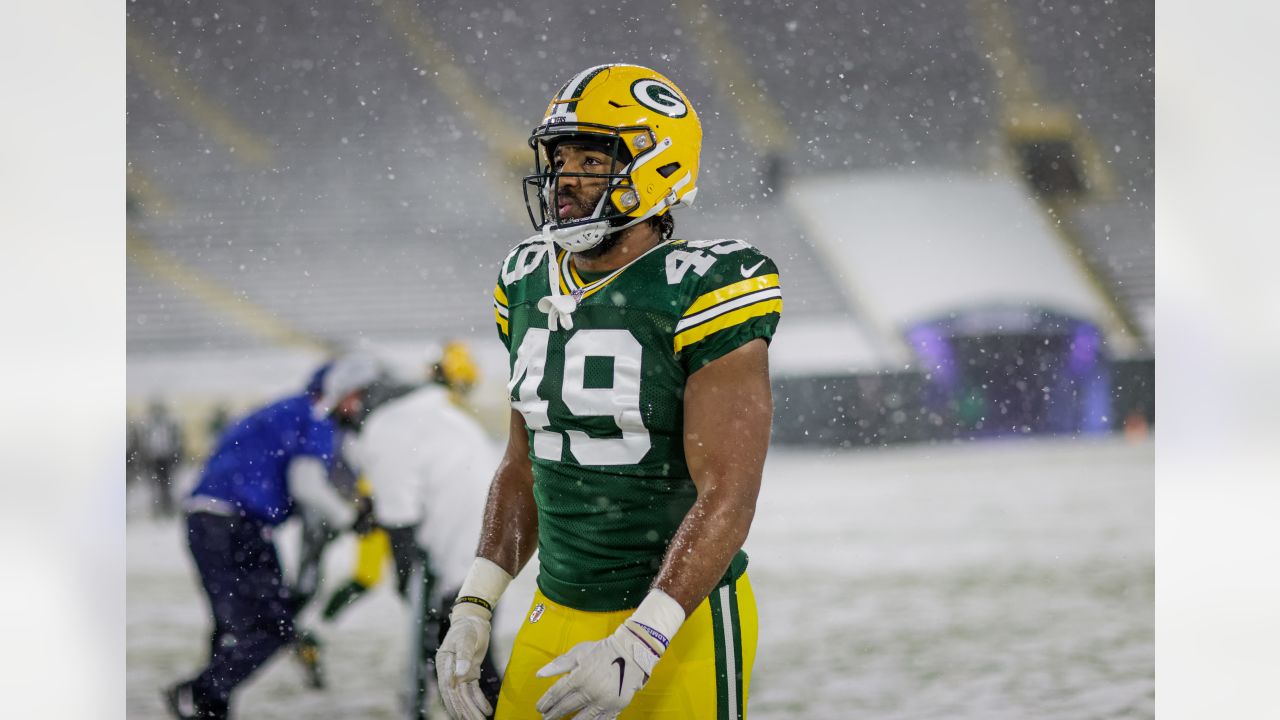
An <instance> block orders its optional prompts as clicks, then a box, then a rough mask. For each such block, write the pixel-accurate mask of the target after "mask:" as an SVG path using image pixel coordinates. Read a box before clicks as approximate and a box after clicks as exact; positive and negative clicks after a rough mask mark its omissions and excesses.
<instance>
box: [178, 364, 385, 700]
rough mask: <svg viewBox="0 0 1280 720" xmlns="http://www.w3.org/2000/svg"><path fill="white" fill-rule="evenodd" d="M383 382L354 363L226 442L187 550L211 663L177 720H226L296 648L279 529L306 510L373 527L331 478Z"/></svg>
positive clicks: (242, 423) (200, 488)
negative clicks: (346, 434) (345, 436)
mask: <svg viewBox="0 0 1280 720" xmlns="http://www.w3.org/2000/svg"><path fill="white" fill-rule="evenodd" d="M380 374H381V372H380V369H379V367H378V364H377V362H376V361H375V360H374V359H373V358H372V357H371V356H369V355H367V354H363V353H352V354H350V355H345V356H343V357H341V358H339V359H338V360H336V361H335V362H334V363H333V365H332V366H331V367H329V368H328V370H327V371H324V372H323V373H322V374H321V375H320V376H319V377H317V378H313V383H312V384H311V385H312V387H309V388H308V390H309V392H304V393H302V394H298V395H293V396H290V397H286V398H284V399H282V400H279V401H277V402H274V403H272V404H270V405H267V406H266V407H263V408H261V409H259V410H257V411H256V412H254V413H252V414H250V415H249V416H247V417H245V418H243V419H241V420H239V421H238V422H236V423H234V424H233V425H231V426H230V427H229V428H227V429H226V430H225V431H224V433H223V435H222V437H221V438H220V439H219V440H218V444H217V447H216V449H215V450H214V452H213V454H212V455H211V456H210V457H209V460H208V462H207V463H206V464H205V467H204V470H203V472H202V474H201V476H200V481H199V482H198V483H197V484H196V487H195V488H194V489H193V490H192V491H191V495H190V496H189V497H188V498H187V499H186V501H185V503H184V509H185V510H186V519H187V542H188V546H189V548H190V550H191V556H192V558H193V559H194V561H195V566H196V569H197V570H198V571H199V573H200V581H201V584H202V585H203V587H204V591H205V594H206V595H207V596H208V599H209V605H210V607H211V609H212V611H213V622H214V627H213V632H212V633H211V637H210V649H209V663H208V665H207V666H205V668H204V669H203V670H202V671H201V672H200V673H199V674H198V675H196V676H195V677H194V678H192V679H190V680H187V681H186V682H182V683H179V684H177V685H175V686H173V687H171V688H169V689H168V690H167V691H166V693H165V694H166V700H167V703H168V705H169V709H170V711H171V712H172V713H173V714H174V715H175V716H176V717H178V718H207V719H215V720H216V719H219V718H227V717H228V716H229V712H230V711H229V706H230V701H231V695H232V693H233V691H234V690H235V689H236V688H237V687H238V686H239V685H240V684H241V683H243V682H244V681H245V680H246V679H248V678H249V676H251V675H252V674H253V673H254V672H255V671H256V670H257V669H258V668H260V667H262V666H263V665H264V664H265V663H266V662H267V660H269V659H270V658H271V657H272V656H273V655H274V654H275V653H276V651H278V650H279V649H281V648H282V647H284V646H286V645H288V644H289V643H290V642H292V640H293V639H294V635H295V630H294V623H293V619H294V614H295V612H296V603H294V601H293V599H292V598H291V596H290V592H289V589H288V586H287V585H286V584H285V583H284V580H283V577H282V576H281V570H280V560H279V557H278V555H277V554H276V547H275V544H274V543H273V542H272V537H271V536H272V530H273V528H275V527H276V526H277V525H279V524H280V523H282V522H284V521H285V519H287V518H288V517H289V516H290V515H291V514H292V513H293V511H294V509H295V507H296V506H298V505H299V504H301V505H303V506H306V507H307V508H308V509H310V510H313V511H316V512H319V513H322V514H323V515H324V516H326V518H327V519H328V521H329V523H330V525H331V527H335V528H348V527H353V526H356V525H367V524H371V522H372V506H371V504H370V503H369V502H368V501H367V499H366V501H364V502H363V503H362V504H359V505H355V504H352V503H351V502H349V501H347V500H345V499H344V498H343V497H342V496H341V495H339V494H338V492H337V491H336V490H335V489H334V488H333V487H332V486H331V485H330V484H329V481H328V470H329V468H330V467H332V465H333V463H334V461H335V457H336V455H337V452H338V448H337V447H335V435H336V430H337V426H338V425H351V424H358V422H359V420H360V419H361V418H362V416H363V414H364V412H365V408H364V407H363V406H364V402H365V400H364V394H365V391H366V390H367V389H368V388H369V387H370V386H371V385H373V384H374V382H375V381H376V380H377V379H378V378H379V376H380ZM316 379H319V380H320V382H319V383H318V385H319V387H318V390H319V392H316V390H317V388H316V387H315V384H316V383H315V382H314V380H316Z"/></svg>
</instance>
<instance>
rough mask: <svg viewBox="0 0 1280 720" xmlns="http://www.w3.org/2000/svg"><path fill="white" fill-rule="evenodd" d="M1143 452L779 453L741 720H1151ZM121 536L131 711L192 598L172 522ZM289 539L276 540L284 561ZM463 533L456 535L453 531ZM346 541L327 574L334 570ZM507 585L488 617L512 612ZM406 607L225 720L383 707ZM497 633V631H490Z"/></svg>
mask: <svg viewBox="0 0 1280 720" xmlns="http://www.w3.org/2000/svg"><path fill="white" fill-rule="evenodd" d="M1153 459H1154V452H1153V446H1152V444H1151V443H1149V442H1143V443H1136V444H1135V443H1128V442H1125V441H1123V440H1120V439H1116V438H1106V439H1090V440H1065V439H1048V440H1016V441H1005V442H985V443H971V444H965V445H950V446H937V447H902V448H894V449H889V450H882V451H861V452H814V451H803V452H802V451H787V450H775V451H773V452H772V453H771V455H770V457H769V461H768V464H767V467H766V473H765V483H764V488H763V491H762V495H761V498H760V504H759V510H758V512H757V516H756V520H755V524H754V526H753V529H752V533H751V537H750V538H749V540H748V541H747V551H748V552H749V553H750V555H751V565H750V569H749V572H750V574H751V578H752V582H753V584H754V587H755V590H756V595H757V600H758V603H759V608H760V616H761V625H760V644H759V652H758V655H757V659H756V664H755V677H754V681H753V684H752V693H751V698H750V713H751V714H750V716H751V717H752V718H755V719H757V720H762V719H774V718H776V719H779V720H781V719H783V718H797V717H804V718H830V719H832V720H836V719H840V718H851V717H874V718H877V719H878V720H885V719H894V718H900V719H903V720H905V719H908V718H911V719H915V718H982V719H983V720H989V719H996V720H999V719H1001V718H1009V719H1010V720H1012V719H1014V718H1027V717H1036V718H1062V719H1063V720H1066V719H1068V718H1070V719H1072V720H1074V719H1076V718H1083V717H1109V718H1120V717H1123V718H1146V717H1152V716H1153V693H1154V680H1153V672H1154V670H1153V668H1154V655H1153V615H1152V601H1153V573H1154V570H1153V568H1154V562H1153V557H1152V540H1153V519H1152V512H1153V507H1152V505H1153V501H1152V483H1153ZM138 490H139V491H140V492H139V496H138V497H135V498H131V501H132V508H133V510H134V512H132V513H131V519H130V523H129V526H128V543H129V545H128V618H127V620H128V641H127V661H128V689H127V697H128V701H127V702H128V706H127V714H128V717H130V718H134V719H136V720H148V719H150V718H163V717H165V715H164V713H163V710H162V707H161V704H160V695H159V691H160V688H161V687H162V686H163V685H164V684H166V683H168V682H171V681H172V680H174V679H176V678H178V677H182V676H185V675H186V674H188V673H189V672H191V671H192V670H193V669H194V668H195V667H197V665H199V664H200V662H201V660H202V653H203V652H204V651H203V648H202V639H203V637H204V634H205V632H206V627H207V626H206V623H207V618H206V610H205V608H204V604H203V603H204V601H203V599H202V597H201V596H200V594H199V592H198V589H197V585H196V579H195V575H194V571H193V569H192V567H191V564H190V561H189V559H188V557H187V555H186V553H185V549H184V548H183V546H182V536H181V532H180V529H179V525H178V524H177V523H176V522H156V521H152V520H149V519H148V518H147V517H146V514H145V512H139V511H140V510H142V509H143V508H141V507H140V505H141V504H142V503H144V502H145V500H146V498H145V497H143V496H142V494H143V493H144V492H145V488H139V489H138ZM296 537H297V536H296V530H295V529H294V528H291V527H288V526H286V527H285V529H284V530H283V532H282V533H281V541H280V542H281V545H282V548H283V552H284V554H285V557H286V562H289V561H291V559H292V555H293V549H294V544H295V543H296ZM468 542H470V540H468ZM353 558H354V549H353V546H352V544H351V543H350V541H349V540H346V539H343V540H341V541H339V543H338V544H337V545H335V546H334V547H333V549H332V550H331V551H330V553H329V555H328V556H327V567H328V569H329V571H330V573H329V579H328V581H329V583H330V584H332V583H334V582H338V581H341V580H342V579H344V578H345V577H346V574H347V573H348V572H349V570H350V567H351V563H352V560H353ZM531 587H532V586H531V583H530V579H529V578H528V577H527V576H523V577H522V578H521V579H520V580H519V581H517V584H516V585H514V586H513V588H512V590H511V591H509V594H510V597H509V600H508V602H507V603H505V605H506V608H505V611H504V615H505V616H506V619H507V621H508V623H509V625H513V624H514V623H518V622H519V621H520V619H521V616H522V615H523V612H524V610H525V605H526V604H527V603H526V599H527V598H528V596H529V594H530V593H531ZM404 626H405V623H404V617H403V612H402V610H401V608H400V606H399V602H398V600H397V599H396V597H395V595H394V593H393V592H391V590H390V588H389V587H387V586H385V585H384V586H382V587H379V588H378V590H377V591H376V592H374V593H373V594H372V595H371V596H370V597H368V598H366V599H365V600H363V601H362V603H361V604H359V605H357V606H355V607H353V608H351V609H350V611H349V612H348V613H347V615H345V616H344V617H342V618H341V619H340V622H339V623H338V624H337V626H336V627H333V628H330V629H328V630H327V631H326V632H325V634H324V637H325V640H326V643H327V645H326V649H327V651H328V653H327V657H328V665H329V675H330V679H331V687H330V689H328V690H326V691H323V692H316V691H311V690H308V689H306V688H305V687H304V685H303V683H302V675H301V672H300V670H299V669H298V667H297V666H296V665H294V664H293V662H292V661H291V660H290V659H289V658H280V659H277V660H276V661H274V662H273V663H272V664H271V665H269V666H268V667H267V668H266V669H265V670H264V671H263V672H262V673H261V675H260V676H258V677H255V678H254V679H253V680H252V681H251V682H250V683H249V685H248V687H247V689H246V691H245V692H244V693H243V695H242V697H241V698H240V700H239V705H238V708H239V713H240V717H246V718H255V719H257V718H261V719H263V720H271V719H273V718H296V717H306V718H313V719H315V720H323V719H325V718H333V719H335V720H336V719H338V718H357V717H358V718H392V717H398V715H397V712H396V708H397V701H396V697H395V688H396V687H397V686H398V682H399V679H400V672H401V667H402V663H403V655H404ZM505 635H506V642H509V632H508V633H505Z"/></svg>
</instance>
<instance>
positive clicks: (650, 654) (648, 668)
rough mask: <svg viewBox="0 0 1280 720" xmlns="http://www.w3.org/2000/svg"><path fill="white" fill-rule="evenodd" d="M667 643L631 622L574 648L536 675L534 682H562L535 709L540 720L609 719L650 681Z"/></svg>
mask: <svg viewBox="0 0 1280 720" xmlns="http://www.w3.org/2000/svg"><path fill="white" fill-rule="evenodd" d="M665 649H666V644H665V642H660V641H658V640H657V639H655V638H654V637H653V636H651V635H650V633H649V632H647V628H646V627H645V626H644V625H642V624H640V623H638V622H636V621H634V620H631V619H628V620H626V621H625V622H623V623H622V626H621V627H619V628H618V629H617V630H616V631H615V632H614V633H613V634H612V635H610V636H609V637H607V638H605V639H603V640H593V641H589V642H583V643H578V644H577V645H574V646H573V648H571V649H570V650H569V652H567V653H565V654H564V655H561V656H560V657H558V658H556V659H555V660H552V661H551V662H550V663H549V664H547V665H546V666H545V667H543V668H542V669H541V670H539V671H538V677H542V678H546V677H553V676H555V675H563V674H564V673H568V675H565V676H564V677H562V678H560V679H559V680H557V681H556V684H554V685H552V686H551V689H550V690H548V691H547V692H546V693H545V694H544V695H543V696H542V698H541V699H540V700H538V704H537V710H538V712H540V713H542V717H543V719H544V720H555V719H556V718H562V717H564V716H566V715H569V714H571V713H574V712H577V713H578V715H577V720H612V718H616V717H617V716H618V713H620V712H622V710H623V708H625V707H626V706H627V704H628V703H630V702H631V698H633V697H634V696H635V694H636V691H638V690H639V689H640V688H642V687H644V684H645V683H646V682H648V681H649V676H650V675H652V674H653V666H654V665H656V664H657V662H658V658H660V657H661V656H662V651H663V650H665Z"/></svg>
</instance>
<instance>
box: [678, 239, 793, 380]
mask: <svg viewBox="0 0 1280 720" xmlns="http://www.w3.org/2000/svg"><path fill="white" fill-rule="evenodd" d="M690 294H691V295H692V300H691V301H690V303H689V305H688V307H687V308H685V311H684V313H683V314H682V316H681V317H680V320H679V321H678V322H677V323H676V329H675V338H674V345H675V353H676V355H677V356H678V357H679V358H680V359H681V362H682V364H683V365H684V368H685V371H686V372H688V373H690V374H692V373H694V372H696V371H697V370H699V369H701V368H702V367H703V366H704V365H706V364H707V363H709V362H711V361H713V360H715V359H717V358H719V357H722V356H724V355H726V354H728V353H729V352H732V351H733V350H736V349H737V348H739V347H741V346H743V345H745V344H747V343H748V342H750V341H752V340H755V339H756V338H763V339H764V341H765V342H769V341H771V340H772V339H773V333H774V331H775V330H777V327H778V320H779V319H780V318H781V316H782V286H781V285H780V284H779V282H778V267H777V265H775V264H774V262H773V260H771V259H769V258H768V257H766V256H764V255H762V254H760V253H758V252H756V251H755V249H754V248H752V249H751V250H750V251H745V252H735V253H733V254H731V255H727V256H725V257H723V258H721V259H720V260H719V261H718V262H717V263H716V266H715V267H713V269H712V270H711V271H710V272H708V273H706V275H705V276H704V277H702V278H700V280H699V281H698V282H697V284H696V285H695V286H694V288H693V290H692V292H691V293H690Z"/></svg>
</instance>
